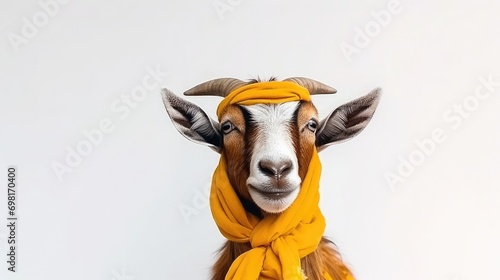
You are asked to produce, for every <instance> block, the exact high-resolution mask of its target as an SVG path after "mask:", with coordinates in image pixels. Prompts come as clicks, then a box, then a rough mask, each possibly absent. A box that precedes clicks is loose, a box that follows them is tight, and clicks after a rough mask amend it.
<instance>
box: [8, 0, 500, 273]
mask: <svg viewBox="0 0 500 280" xmlns="http://www.w3.org/2000/svg"><path fill="white" fill-rule="evenodd" d="M48 1H49V0H41V2H42V3H46V2H48ZM214 3H216V4H217V3H219V4H220V3H226V0H221V1H220V2H219V1H215V2H213V1H212V0H205V1H201V0H198V1H195V0H190V1H153V0H151V1H130V0H121V1H118V0H114V1H77V0H72V1H69V2H68V3H67V4H60V5H59V6H58V7H59V10H58V11H57V12H56V13H54V15H53V16H51V17H49V19H48V22H47V23H46V24H44V25H43V26H41V27H39V28H37V29H38V30H37V31H36V32H35V34H34V35H33V36H32V38H27V39H26V41H27V42H26V41H25V42H24V43H21V44H19V45H17V47H13V44H12V43H11V42H10V40H9V34H10V36H12V34H14V33H15V34H17V35H18V36H23V35H22V28H23V26H24V25H26V23H25V22H24V21H23V18H26V19H27V20H28V21H30V22H33V16H34V15H35V14H36V13H40V12H43V9H42V8H41V6H40V4H39V3H38V1H35V0H29V1H2V2H1V4H0V18H1V19H2V25H1V27H0V35H1V38H2V39H1V40H0V61H1V63H0V71H1V75H0V93H1V97H2V98H1V101H0V128H1V137H0V169H1V170H3V171H1V172H0V177H1V178H4V179H1V180H0V182H4V183H1V184H0V185H1V189H2V190H0V213H1V214H0V217H1V223H0V225H1V226H0V239H1V240H0V242H1V243H0V244H1V245H0V253H1V255H2V256H1V257H0V260H2V261H1V262H0V263H1V264H0V279H9V280H10V279H23V280H25V279H26V280H28V279H29V280H31V279H33V280H34V279H36V280H45V279H47V280H59V279H72V280H80V279H86V280H88V279H102V280H110V279H114V280H127V279H135V280H150V279H152V280H155V279H208V276H207V275H208V273H209V268H210V266H211V264H212V263H213V262H214V260H215V253H214V252H215V251H216V249H217V248H218V247H219V246H220V244H221V243H222V241H223V238H222V237H221V235H220V234H219V232H218V230H217V228H216V227H215V225H214V222H213V221H212V218H211V215H210V211H209V208H208V207H207V206H206V205H204V200H203V199H201V198H200V197H202V196H201V195H200V194H201V193H203V192H204V190H205V189H206V187H207V185H208V184H209V182H210V177H211V173H212V171H213V169H214V167H215V166H216V164H217V160H218V156H217V154H215V153H214V152H212V151H211V150H210V149H208V148H206V147H203V146H199V145H195V144H193V143H190V142H189V141H187V140H186V139H184V138H183V137H182V136H180V135H179V134H178V133H177V131H176V130H175V129H174V127H173V125H172V124H171V122H170V120H169V119H168V117H167V114H166V112H165V109H164V107H163V104H162V102H161V98H160V87H168V88H169V89H171V90H173V91H174V92H176V93H178V94H182V92H183V91H184V90H186V89H188V88H190V87H192V86H194V85H196V84H198V83H201V82H204V81H206V80H209V79H213V78H218V77H236V78H241V79H249V78H255V77H257V76H258V75H259V76H261V77H269V76H271V75H276V76H278V77H279V78H287V77H289V76H306V77H310V78H314V79H317V80H320V81H322V82H324V83H327V84H329V85H332V86H334V87H335V88H337V90H338V93H337V94H336V95H334V96H324V97H315V98H314V101H316V104H317V107H318V109H319V110H320V112H321V116H326V115H327V114H328V113H329V112H330V111H331V110H333V109H334V108H336V107H337V106H339V105H341V104H343V103H345V102H347V101H349V100H352V99H354V98H357V97H359V96H361V95H363V94H366V93H368V92H369V91H370V90H371V89H373V88H375V87H377V86H381V87H382V88H383V96H382V100H381V102H380V105H379V108H378V110H377V112H376V114H375V116H374V118H373V120H372V122H371V123H370V125H369V126H368V128H367V129H366V130H365V131H364V132H363V133H362V134H360V135H359V136H358V137H356V138H355V139H354V140H351V141H349V142H346V143H343V144H341V145H337V146H333V147H330V148H329V149H327V150H325V151H323V152H322V153H321V155H320V156H321V158H322V161H323V168H324V169H323V177H322V190H321V191H322V201H321V206H322V209H323V213H324V215H325V216H326V218H327V224H328V226H327V230H326V235H328V236H330V237H331V238H332V239H333V240H334V241H335V242H336V243H337V245H338V247H339V249H340V251H341V252H342V255H343V257H344V259H345V261H346V262H347V263H348V264H349V265H350V266H351V267H352V268H353V271H354V272H355V274H356V275H357V278H358V279H360V280H417V279H418V280H476V279H500V267H499V262H500V186H499V182H500V175H499V174H500V172H499V171H500V170H499V167H500V148H499V143H500V126H499V124H498V123H499V121H500V113H499V105H500V96H499V95H500V87H499V86H496V87H495V88H494V92H493V93H492V94H491V95H490V96H489V97H487V98H485V100H480V101H478V102H477V103H474V97H473V95H474V91H475V89H476V87H477V86H479V85H481V82H480V79H479V77H484V78H485V79H488V76H489V75H490V74H491V75H493V76H492V80H495V81H499V80H500V67H499V62H500V52H499V51H498V50H499V49H500V39H499V38H500V36H499V35H500V34H499V31H498V27H499V26H500V18H499V17H498V11H499V10H500V4H499V2H498V1H451V0H450V1H430V0H421V1H417V0H415V1H409V0H405V1H403V0H401V1H400V2H399V3H400V4H399V5H400V8H399V10H400V12H399V13H397V14H393V15H392V17H391V20H390V22H389V23H388V24H387V26H386V27H382V28H380V30H375V29H373V30H375V31H378V32H375V33H376V34H375V33H372V35H373V37H370V41H369V42H368V43H366V46H362V47H360V48H359V53H355V54H352V55H351V56H350V57H349V58H350V59H348V58H347V57H346V56H345V55H344V54H343V52H342V50H341V45H342V43H346V44H350V45H352V46H353V47H356V45H355V42H354V37H355V35H356V34H357V31H356V28H360V29H361V30H364V29H365V27H366V26H367V25H370V24H373V23H370V22H371V21H373V20H374V16H373V15H372V14H371V12H372V11H373V12H378V11H380V10H383V9H385V10H387V6H388V4H389V1H387V0H383V1H382V0H381V1H369V2H368V1H263V0H260V1H244V0H243V1H236V0H232V1H230V4H227V5H233V6H234V7H232V6H230V7H232V8H231V10H227V11H223V12H220V11H219V13H218V12H217V10H216V9H215V8H214ZM231 3H232V4H231ZM40 19H42V20H43V18H40ZM40 19H39V20H40ZM16 48H17V49H18V52H16V50H15V49H16ZM148 67H151V68H153V69H154V68H156V67H158V68H159V69H160V70H161V71H162V72H167V73H168V74H167V75H166V77H163V78H162V79H161V82H160V83H159V84H157V87H156V88H155V89H152V90H149V91H148V92H147V96H145V99H144V100H143V101H141V102H136V104H135V108H133V109H130V113H129V114H128V115H127V116H126V117H124V116H123V115H122V114H121V113H118V112H116V110H113V109H112V104H115V105H116V104H120V106H124V105H123V104H124V103H121V96H122V95H123V96H130V94H131V92H132V90H133V89H134V87H136V86H140V85H141V83H142V79H143V78H144V77H146V76H148V75H149V74H148V72H147V70H146V69H147V68H148ZM495 77H496V78H495ZM483 92H484V91H483ZM189 100H191V101H193V102H195V103H197V104H199V105H200V106H201V107H203V108H204V109H205V110H206V111H207V112H208V113H209V115H211V116H214V112H215V107H216V105H217V103H218V101H219V100H220V99H218V98H215V97H211V98H207V97H196V98H189ZM464 100H468V102H471V103H470V104H469V105H468V106H469V107H468V108H471V106H472V105H474V106H475V107H474V109H473V110H471V111H469V112H467V113H468V116H467V117H466V118H462V117H460V119H461V123H460V124H458V121H456V122H455V121H454V122H450V121H449V120H448V121H446V120H445V119H444V118H443V114H447V113H450V112H449V111H448V110H453V106H454V104H462V103H463V102H464ZM471 100H472V101H471ZM475 100H476V101H477V99H475ZM117 102H118V103H117ZM451 113H453V112H451ZM453 115H454V116H455V117H456V116H458V115H457V114H456V113H453ZM103 119H110V120H111V121H112V124H113V127H114V130H113V131H112V132H111V133H107V134H105V135H104V137H103V139H102V142H101V143H99V144H98V145H95V146H93V149H92V151H91V152H90V153H88V155H87V156H85V157H83V159H82V160H81V163H79V164H78V165H77V166H76V167H74V168H72V170H73V171H72V172H68V173H64V174H63V175H62V181H59V180H58V178H57V176H56V173H55V172H54V170H53V164H54V162H59V163H61V164H66V159H65V158H66V157H67V154H68V151H67V149H68V148H69V149H76V147H77V145H78V144H81V143H82V141H86V140H85V139H86V138H85V136H84V135H83V132H82V131H84V130H87V131H91V130H94V129H97V128H98V127H99V122H100V121H101V120H103ZM435 129H441V130H442V131H443V132H444V134H445V137H446V140H445V141H444V142H442V143H437V144H436V147H435V148H434V150H433V151H432V152H431V153H429V155H428V156H425V158H423V159H422V158H418V156H416V155H417V154H418V153H420V154H421V152H418V146H417V144H416V143H415V141H417V140H422V139H424V138H429V137H431V135H432V132H433V130H435ZM412 154H413V155H414V156H415V159H420V162H418V163H419V165H418V166H415V167H414V171H413V172H412V173H411V174H404V175H406V176H402V177H401V178H402V179H403V180H404V181H403V182H397V183H396V185H395V186H393V187H392V188H391V186H390V184H389V183H388V182H387V180H386V178H385V176H386V174H388V173H389V172H390V173H392V174H395V175H398V174H399V173H398V166H400V165H401V162H402V161H404V160H407V159H408V158H409V156H410V155H412ZM422 161H423V162H422ZM9 164H14V165H16V166H17V167H18V170H19V172H18V203H19V208H18V210H17V212H18V216H19V221H18V224H19V225H18V235H17V237H18V243H19V244H18V251H17V255H18V264H17V265H18V266H17V269H18V272H17V273H11V272H8V271H7V264H6V263H5V262H4V260H5V259H6V256H5V254H6V251H5V250H6V249H7V244H6V238H7V237H8V232H7V228H6V226H5V225H6V224H7V221H6V216H7V205H6V187H7V186H6V184H7V183H6V181H5V179H6V173H7V172H6V169H7V166H8V165H9ZM205 199H206V198H205ZM180 209H191V210H194V211H193V212H191V215H189V216H186V215H184V216H183V215H182V214H181V211H180ZM195 211H196V214H194V213H195Z"/></svg>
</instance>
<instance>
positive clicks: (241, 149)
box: [211, 102, 349, 280]
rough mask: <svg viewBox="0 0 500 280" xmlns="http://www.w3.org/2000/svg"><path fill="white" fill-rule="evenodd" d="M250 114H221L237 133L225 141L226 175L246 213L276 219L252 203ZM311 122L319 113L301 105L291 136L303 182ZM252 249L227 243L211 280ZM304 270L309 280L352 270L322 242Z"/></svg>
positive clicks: (236, 110)
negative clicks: (325, 273) (249, 186)
mask: <svg viewBox="0 0 500 280" xmlns="http://www.w3.org/2000/svg"><path fill="white" fill-rule="evenodd" d="M247 114H248V113H246V111H245V109H244V108H242V107H240V106H238V105H231V106H229V107H227V108H226V110H225V111H224V112H223V113H222V116H221V120H220V123H221V125H222V124H224V122H226V121H231V123H233V125H234V126H235V130H234V131H233V132H231V133H229V134H227V135H224V139H223V148H222V151H223V155H224V156H225V159H226V162H227V172H228V177H229V181H230V183H231V185H232V186H233V187H234V188H235V190H236V193H237V194H238V196H239V197H240V199H241V200H242V201H243V202H244V205H245V208H246V209H247V211H250V212H252V213H254V214H255V215H258V216H261V217H263V216H266V215H276V214H268V213H265V212H263V211H262V210H260V209H259V208H258V207H257V206H256V205H255V204H254V203H253V202H252V200H251V197H250V194H249V192H248V188H247V185H246V180H247V178H248V176H249V165H250V158H251V156H252V149H253V146H254V138H255V127H253V126H252V124H251V123H250V122H249V120H248V115H247ZM311 119H315V120H317V119H318V114H317V110H316V108H315V107H314V105H313V104H312V103H311V102H301V103H300V105H299V107H298V110H297V111H296V115H295V117H294V119H293V120H292V123H290V135H291V137H293V143H294V147H295V151H296V154H297V160H298V163H299V168H298V169H299V170H298V172H299V176H300V177H301V179H302V180H303V179H304V177H305V175H306V173H307V169H308V167H309V162H310V160H311V156H312V152H313V149H314V145H315V134H314V132H312V131H311V130H309V129H308V128H307V125H308V122H309V120H311ZM250 249H251V245H250V243H236V242H232V241H227V242H226V243H225V244H224V245H223V246H222V248H221V249H220V251H219V259H218V260H217V262H216V263H215V265H214V266H213V268H212V278H211V279H212V280H222V279H224V278H225V276H226V274H227V272H228V270H229V267H230V266H231V264H232V263H233V261H234V260H235V259H236V258H237V257H238V256H239V255H241V254H242V253H244V252H246V251H248V250H250ZM301 264H302V268H303V270H304V273H305V275H306V276H307V279H308V280H323V279H324V278H323V273H324V272H325V271H326V272H328V274H329V275H330V276H331V277H332V278H333V279H334V280H343V279H345V273H346V272H348V271H349V269H348V268H347V267H346V266H345V265H344V264H343V262H342V260H341V258H340V255H339V253H338V252H337V251H336V250H335V248H334V247H333V246H332V242H331V241H329V240H328V239H326V238H323V239H322V240H321V242H320V244H319V245H318V248H317V249H316V251H314V252H313V253H311V254H309V255H307V256H305V257H304V258H302V260H301Z"/></svg>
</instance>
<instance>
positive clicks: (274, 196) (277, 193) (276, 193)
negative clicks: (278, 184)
mask: <svg viewBox="0 0 500 280" xmlns="http://www.w3.org/2000/svg"><path fill="white" fill-rule="evenodd" d="M248 187H249V188H250V189H252V190H253V191H256V192H258V193H259V194H260V195H262V196H263V197H265V198H267V199H270V200H280V199H283V198H285V197H287V196H288V195H290V194H291V193H292V192H293V191H294V190H290V189H288V190H261V189H258V188H256V187H254V186H252V185H248Z"/></svg>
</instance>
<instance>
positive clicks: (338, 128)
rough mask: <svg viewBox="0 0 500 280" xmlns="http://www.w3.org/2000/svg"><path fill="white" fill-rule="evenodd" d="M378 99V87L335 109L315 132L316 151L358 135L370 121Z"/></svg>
mask: <svg viewBox="0 0 500 280" xmlns="http://www.w3.org/2000/svg"><path fill="white" fill-rule="evenodd" d="M379 99H380V88H376V89H374V90H372V91H371V92H370V93H369V94H367V95H365V96H363V97H361V98H358V99H356V100H353V101H351V102H349V103H346V104H344V105H342V106H340V107H338V108H337V109H335V110H334V111H333V112H332V113H330V115H328V117H326V118H325V119H324V120H322V121H321V123H320V124H319V129H318V131H317V132H316V147H317V149H318V151H321V150H323V149H324V148H326V147H328V146H330V145H332V144H336V143H340V142H343V141H347V140H349V139H351V138H353V137H354V136H356V135H358V134H359V133H360V132H361V131H362V130H363V129H364V128H365V127H366V126H367V125H368V123H369V122H370V120H371V118H372V116H373V113H375V109H376V108H377V105H378V102H379Z"/></svg>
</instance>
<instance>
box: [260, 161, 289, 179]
mask: <svg viewBox="0 0 500 280" xmlns="http://www.w3.org/2000/svg"><path fill="white" fill-rule="evenodd" d="M259 169H260V171H261V172H262V173H264V174H266V175H267V176H273V177H274V176H276V177H278V179H279V178H280V177H281V176H283V175H286V174H288V173H290V170H291V169H292V161H291V160H282V161H279V162H272V161H270V160H261V161H259Z"/></svg>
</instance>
